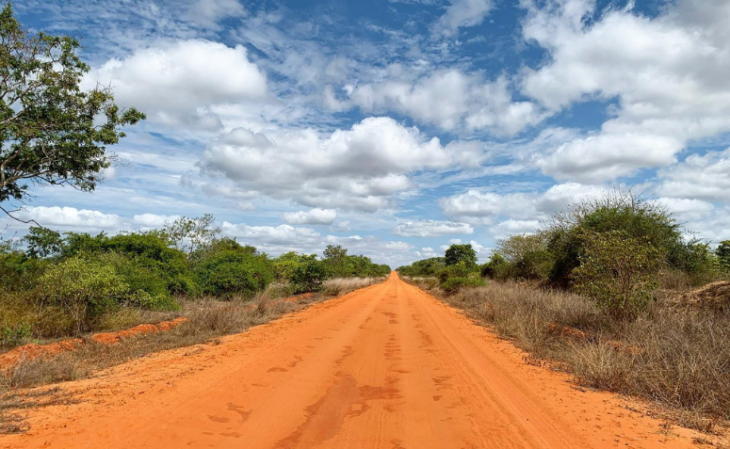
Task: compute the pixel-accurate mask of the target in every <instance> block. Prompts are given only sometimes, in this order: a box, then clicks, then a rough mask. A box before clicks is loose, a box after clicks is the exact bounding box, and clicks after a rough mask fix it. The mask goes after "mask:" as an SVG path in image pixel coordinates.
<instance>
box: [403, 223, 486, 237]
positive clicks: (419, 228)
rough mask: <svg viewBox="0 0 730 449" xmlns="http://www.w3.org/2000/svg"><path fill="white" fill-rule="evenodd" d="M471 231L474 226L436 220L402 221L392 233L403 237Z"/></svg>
mask: <svg viewBox="0 0 730 449" xmlns="http://www.w3.org/2000/svg"><path fill="white" fill-rule="evenodd" d="M472 233H474V228H473V227H472V226H471V225H469V224H466V223H454V222H451V221H436V220H419V221H404V222H402V223H398V225H397V226H396V227H395V228H394V229H393V234H396V235H402V236H405V237H438V236H442V235H453V234H472Z"/></svg>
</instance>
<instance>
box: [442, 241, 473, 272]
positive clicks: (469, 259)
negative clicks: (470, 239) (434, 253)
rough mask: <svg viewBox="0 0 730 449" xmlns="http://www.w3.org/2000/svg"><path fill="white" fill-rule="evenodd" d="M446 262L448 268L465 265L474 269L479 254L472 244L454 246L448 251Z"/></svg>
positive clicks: (445, 257) (445, 255)
mask: <svg viewBox="0 0 730 449" xmlns="http://www.w3.org/2000/svg"><path fill="white" fill-rule="evenodd" d="M444 262H446V265H447V266H450V265H457V264H459V263H463V264H464V265H465V266H466V267H467V268H468V269H473V268H474V267H476V265H477V252H476V251H474V248H472V247H471V245H470V244H465V245H456V244H454V245H451V246H449V248H448V249H447V250H446V253H445V254H444Z"/></svg>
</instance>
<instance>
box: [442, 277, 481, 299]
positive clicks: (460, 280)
mask: <svg viewBox="0 0 730 449" xmlns="http://www.w3.org/2000/svg"><path fill="white" fill-rule="evenodd" d="M484 285H486V284H485V282H484V279H482V278H480V277H477V276H467V277H450V278H448V279H447V280H446V281H445V282H442V283H441V289H442V290H443V291H444V292H446V294H449V295H454V294H456V293H458V292H459V290H461V289H462V288H467V287H484Z"/></svg>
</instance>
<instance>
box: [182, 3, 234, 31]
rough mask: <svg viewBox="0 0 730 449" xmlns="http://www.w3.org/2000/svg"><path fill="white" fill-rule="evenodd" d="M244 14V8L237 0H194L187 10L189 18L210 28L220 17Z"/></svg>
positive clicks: (215, 24) (214, 25)
mask: <svg viewBox="0 0 730 449" xmlns="http://www.w3.org/2000/svg"><path fill="white" fill-rule="evenodd" d="M245 16H246V10H245V9H244V7H243V5H241V3H240V2H239V1H238V0H196V1H195V2H193V3H192V4H191V5H190V9H189V10H188V18H189V19H190V20H192V21H193V22H196V23H198V24H200V25H203V26H206V27H211V28H214V27H216V26H217V24H218V21H220V20H222V19H226V18H229V17H245Z"/></svg>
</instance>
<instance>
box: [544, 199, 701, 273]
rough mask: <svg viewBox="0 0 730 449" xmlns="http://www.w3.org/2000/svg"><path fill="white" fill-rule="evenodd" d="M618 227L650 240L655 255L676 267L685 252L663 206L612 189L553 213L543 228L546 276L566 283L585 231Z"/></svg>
mask: <svg viewBox="0 0 730 449" xmlns="http://www.w3.org/2000/svg"><path fill="white" fill-rule="evenodd" d="M610 231H620V232H622V233H624V234H625V236H626V237H627V238H635V239H640V240H644V241H646V242H648V243H650V244H651V245H652V246H653V247H654V248H655V249H656V254H655V256H656V257H657V258H658V259H662V260H664V261H666V263H668V264H669V265H670V266H674V267H678V266H681V265H682V263H683V259H684V258H685V256H686V255H687V253H686V251H685V249H686V248H685V247H684V242H683V239H682V233H681V229H680V226H679V224H678V223H677V222H676V221H675V220H674V218H673V217H672V216H671V214H669V213H668V212H667V211H666V210H665V209H664V208H663V207H661V206H659V205H657V204H656V203H654V202H647V201H644V200H642V199H641V198H638V197H637V196H635V195H633V194H632V193H631V192H620V191H619V192H614V193H613V194H609V195H606V196H604V197H601V198H598V199H593V200H588V201H584V202H582V203H578V204H575V205H573V206H571V207H570V208H569V209H568V210H567V211H566V212H563V213H560V214H558V215H557V216H556V217H555V220H554V222H553V224H552V225H551V226H550V227H549V229H548V230H547V232H546V234H547V247H548V250H549V251H550V253H551V255H552V257H553V260H554V264H553V266H552V268H551V270H550V280H551V281H553V282H555V283H556V284H558V285H562V286H567V285H568V284H569V282H570V279H571V273H572V271H573V270H574V269H575V268H577V267H578V265H579V264H580V258H581V256H582V253H583V249H584V239H583V236H584V234H585V233H587V232H595V233H603V232H610Z"/></svg>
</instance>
